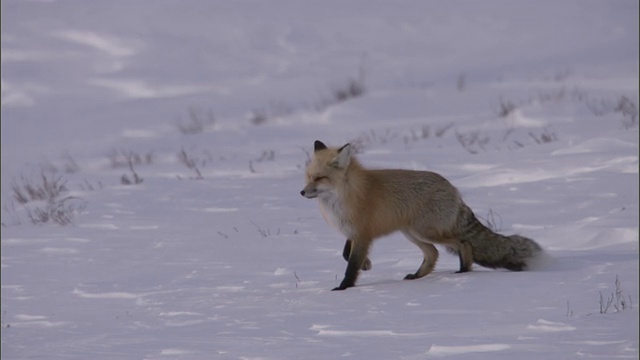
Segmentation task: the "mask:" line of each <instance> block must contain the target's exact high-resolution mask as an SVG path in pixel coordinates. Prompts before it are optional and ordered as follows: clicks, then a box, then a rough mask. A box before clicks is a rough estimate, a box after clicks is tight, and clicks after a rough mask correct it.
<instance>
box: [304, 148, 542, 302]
mask: <svg viewBox="0 0 640 360" xmlns="http://www.w3.org/2000/svg"><path fill="white" fill-rule="evenodd" d="M352 152H353V150H352V147H351V145H350V144H346V145H344V146H342V147H341V148H328V147H327V146H326V145H325V144H324V143H322V142H320V141H316V142H315V143H314V153H313V158H312V159H311V161H310V163H309V164H308V166H307V172H306V177H307V182H306V185H305V187H304V189H303V190H302V191H301V192H300V193H301V194H302V196H304V197H307V198H309V199H313V198H317V199H318V200H319V202H320V208H321V211H322V214H323V216H324V218H325V220H326V221H327V222H328V223H329V224H331V225H332V226H334V227H335V228H337V229H338V230H339V231H340V232H341V233H342V234H343V235H344V236H346V237H347V241H346V243H345V247H344V251H343V256H344V258H345V259H346V260H347V261H348V265H347V270H346V272H345V276H344V279H343V280H342V282H341V283H340V286H338V287H336V288H335V289H333V290H344V289H347V288H349V287H352V286H355V283H356V280H357V278H358V273H359V271H360V269H363V270H368V269H370V268H371V261H370V260H369V259H368V257H367V256H368V252H369V248H370V246H371V244H372V242H373V240H374V239H376V238H379V237H381V236H384V235H387V234H390V233H392V232H395V231H400V232H402V233H403V234H404V236H406V237H407V238H408V239H409V241H411V242H412V243H414V244H416V245H417V246H418V247H419V248H420V250H422V253H423V256H424V259H423V261H422V264H421V265H420V267H419V268H418V270H416V272H415V273H412V274H408V275H407V276H406V277H405V279H418V278H421V277H423V276H425V275H427V274H429V273H430V272H431V271H432V270H433V268H434V266H435V264H436V261H437V260H438V250H437V249H436V247H435V246H434V244H441V245H445V246H446V248H447V249H449V250H451V251H452V252H454V253H457V254H458V256H459V259H460V270H459V271H458V272H467V271H471V266H472V264H473V263H474V262H475V263H477V264H479V265H482V266H485V267H490V268H506V269H509V270H513V271H521V270H526V269H527V268H528V267H529V265H530V262H531V260H532V259H534V258H535V257H536V256H537V255H538V254H539V253H541V252H542V248H541V247H540V246H539V245H538V244H537V243H536V242H534V241H533V240H531V239H528V238H525V237H522V236H519V235H511V236H504V235H500V234H497V233H494V232H493V231H491V230H490V229H489V228H487V227H486V226H484V225H483V224H482V223H481V222H480V221H478V219H477V218H476V216H475V215H474V214H473V211H472V210H471V209H470V208H469V207H468V206H467V205H466V204H465V203H464V202H463V201H462V197H461V196H460V193H459V192H458V190H457V189H456V188H455V187H454V186H453V185H451V183H449V181H447V180H446V179H445V178H444V177H442V176H441V175H439V174H437V173H434V172H430V171H413V170H396V169H384V170H368V169H365V168H364V167H362V165H360V163H359V162H358V160H357V159H356V158H355V157H353V156H352Z"/></svg>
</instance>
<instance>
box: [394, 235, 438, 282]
mask: <svg viewBox="0 0 640 360" xmlns="http://www.w3.org/2000/svg"><path fill="white" fill-rule="evenodd" d="M403 234H404V236H406V237H407V239H409V241H411V242H412V243H414V244H416V245H417V246H418V247H419V248H420V250H422V255H423V257H424V258H423V260H422V264H420V267H419V268H418V270H416V272H415V273H413V274H407V276H405V277H404V279H405V280H414V279H419V278H421V277H423V276H426V275H428V274H429V273H431V272H432V271H433V268H434V267H435V266H436V262H437V261H438V249H436V247H435V246H433V244H431V243H428V242H426V241H424V240H422V238H420V237H418V236H416V235H414V234H413V233H410V232H408V231H403Z"/></svg>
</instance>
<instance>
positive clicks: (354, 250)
mask: <svg viewBox="0 0 640 360" xmlns="http://www.w3.org/2000/svg"><path fill="white" fill-rule="evenodd" d="M347 242H348V243H349V247H350V248H351V251H350V253H349V260H348V263H347V270H346V271H345V273H344V279H342V282H340V286H338V287H336V288H334V289H333V290H334V291H335V290H345V289H348V288H350V287H353V286H355V285H356V280H357V279H358V273H359V272H360V269H361V268H362V267H363V266H364V262H365V260H367V253H368V252H369V244H370V241H366V240H359V241H358V240H356V241H353V240H350V239H349V240H347Z"/></svg>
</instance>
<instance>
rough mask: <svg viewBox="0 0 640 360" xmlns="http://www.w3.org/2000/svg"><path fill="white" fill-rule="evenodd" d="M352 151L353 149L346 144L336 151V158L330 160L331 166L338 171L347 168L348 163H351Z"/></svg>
mask: <svg viewBox="0 0 640 360" xmlns="http://www.w3.org/2000/svg"><path fill="white" fill-rule="evenodd" d="M352 151H353V148H352V147H351V144H346V145H344V146H343V147H341V148H340V149H338V155H336V157H335V158H333V160H331V166H333V167H337V168H339V169H344V168H346V167H347V166H349V163H350V162H351V154H352Z"/></svg>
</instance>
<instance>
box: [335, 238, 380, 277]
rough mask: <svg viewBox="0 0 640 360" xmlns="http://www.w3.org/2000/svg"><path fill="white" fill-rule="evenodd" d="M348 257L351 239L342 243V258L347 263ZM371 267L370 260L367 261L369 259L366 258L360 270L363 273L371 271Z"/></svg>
mask: <svg viewBox="0 0 640 360" xmlns="http://www.w3.org/2000/svg"><path fill="white" fill-rule="evenodd" d="M350 255H351V239H347V241H345V243H344V249H342V257H343V258H344V259H345V260H346V261H349V256H350ZM372 267H373V265H371V260H369V258H366V260H365V261H364V263H363V264H362V270H364V271H367V270H371V268H372Z"/></svg>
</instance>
